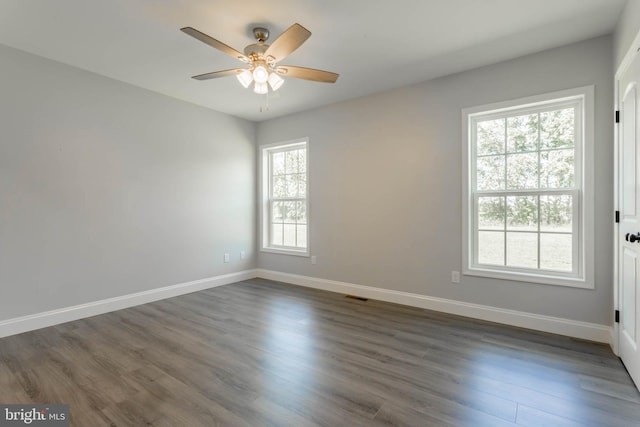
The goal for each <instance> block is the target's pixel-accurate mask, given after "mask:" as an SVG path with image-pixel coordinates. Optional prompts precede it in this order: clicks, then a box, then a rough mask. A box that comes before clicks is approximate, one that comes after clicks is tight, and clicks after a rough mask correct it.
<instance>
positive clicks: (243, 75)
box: [236, 70, 253, 88]
mask: <svg viewBox="0 0 640 427" xmlns="http://www.w3.org/2000/svg"><path fill="white" fill-rule="evenodd" d="M236 77H237V78H238V81H239V82H240V84H241V85H242V86H244V87H245V88H248V87H249V85H250V84H251V82H252V81H253V75H252V74H251V71H249V70H244V71H242V72H240V73H238V74H236Z"/></svg>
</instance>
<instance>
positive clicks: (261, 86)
mask: <svg viewBox="0 0 640 427" xmlns="http://www.w3.org/2000/svg"><path fill="white" fill-rule="evenodd" d="M253 91H254V92H255V93H258V94H260V95H264V94H265V93H267V92H268V91H269V88H268V87H267V84H266V83H264V82H263V83H260V82H258V81H256V84H255V86H254V88H253Z"/></svg>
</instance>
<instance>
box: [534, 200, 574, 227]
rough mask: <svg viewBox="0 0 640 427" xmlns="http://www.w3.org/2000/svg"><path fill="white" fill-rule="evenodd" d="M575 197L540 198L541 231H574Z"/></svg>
mask: <svg viewBox="0 0 640 427" xmlns="http://www.w3.org/2000/svg"><path fill="white" fill-rule="evenodd" d="M572 223H573V197H571V196H569V195H561V196H540V231H556V232H558V231H563V232H571V231H573V225H572Z"/></svg>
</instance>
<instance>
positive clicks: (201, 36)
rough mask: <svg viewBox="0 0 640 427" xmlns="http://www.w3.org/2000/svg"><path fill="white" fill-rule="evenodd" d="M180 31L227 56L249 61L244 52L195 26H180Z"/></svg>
mask: <svg viewBox="0 0 640 427" xmlns="http://www.w3.org/2000/svg"><path fill="white" fill-rule="evenodd" d="M180 31H182V32H183V33H185V34H188V35H190V36H191V37H193V38H195V39H198V40H200V41H201V42H202V43H205V44H208V45H209V46H211V47H213V48H216V49H218V50H219V51H221V52H223V53H226V54H227V55H229V56H233V57H234V58H236V59H239V60H240V61H242V62H246V63H249V62H251V61H250V60H249V58H247V56H246V55H245V54H243V53H241V52H239V51H237V50H235V49H234V48H232V47H230V46H227V45H226V44H224V43H222V42H221V41H219V40H216V39H214V38H213V37H210V36H208V35H206V34H205V33H202V32H200V31H198V30H196V29H195V28H191V27H184V28H180Z"/></svg>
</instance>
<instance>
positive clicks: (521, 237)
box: [507, 232, 538, 269]
mask: <svg viewBox="0 0 640 427" xmlns="http://www.w3.org/2000/svg"><path fill="white" fill-rule="evenodd" d="M507 266H509V267H523V268H536V269H537V268H538V234H537V233H517V232H512V233H507Z"/></svg>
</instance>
